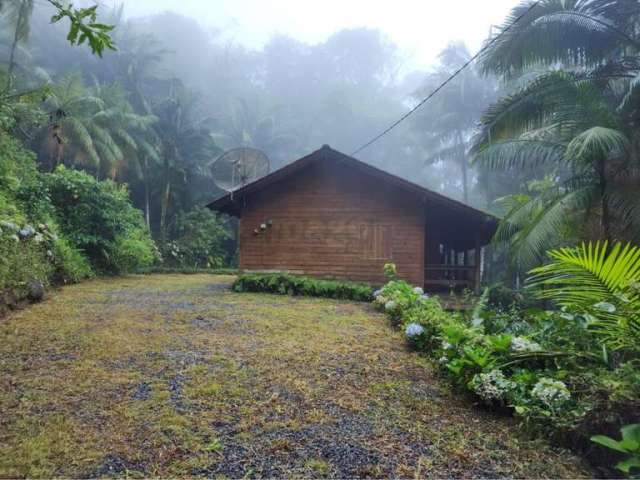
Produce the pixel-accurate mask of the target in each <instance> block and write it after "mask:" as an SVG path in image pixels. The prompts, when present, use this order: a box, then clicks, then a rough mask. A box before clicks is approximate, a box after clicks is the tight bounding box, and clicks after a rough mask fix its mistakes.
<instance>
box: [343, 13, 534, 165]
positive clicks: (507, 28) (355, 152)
mask: <svg viewBox="0 0 640 480" xmlns="http://www.w3.org/2000/svg"><path fill="white" fill-rule="evenodd" d="M539 4H540V0H539V1H537V2H534V3H533V4H532V5H531V6H530V7H529V8H528V9H527V11H526V12H524V13H523V14H522V15H520V16H519V17H518V18H516V19H515V20H514V21H513V22H512V23H511V24H509V25H508V26H507V27H505V29H504V30H502V32H500V33H499V34H498V35H496V36H495V37H493V38H492V39H491V40H490V41H489V42H488V43H487V44H486V45H485V46H484V47H482V48H481V49H480V51H478V53H476V54H475V55H474V56H473V57H471V58H470V59H469V60H467V61H466V62H465V63H464V65H462V66H461V67H460V68H459V69H458V70H456V71H455V72H453V74H452V75H451V76H449V78H447V79H446V80H445V81H444V82H442V83H441V84H440V85H439V86H438V87H437V88H436V89H435V90H434V91H433V92H431V93H430V94H429V95H427V96H426V97H425V98H423V99H422V100H421V101H420V102H419V103H418V104H417V105H416V106H415V107H413V108H412V109H411V110H409V111H408V112H407V113H405V114H404V115H403V116H402V117H400V118H399V119H398V120H396V121H395V122H393V123H392V124H391V125H390V126H389V127H387V128H386V129H385V130H383V131H382V132H381V133H379V134H378V135H376V136H375V137H373V138H372V139H371V140H369V141H368V142H367V143H365V144H364V145H362V146H361V147H360V148H358V149H357V150H355V151H354V152H353V153H352V154H351V156H354V155H357V154H358V153H360V152H361V151H362V150H364V149H365V148H367V147H369V146H370V145H372V144H374V143H375V142H377V141H378V140H380V139H381V138H382V137H384V136H385V135H386V134H387V133H389V132H390V131H391V130H393V129H394V128H396V127H397V126H398V125H400V124H401V123H402V122H403V121H404V120H406V119H407V118H408V117H410V116H411V115H413V114H414V113H415V112H416V110H418V109H419V108H420V107H422V106H423V105H424V104H425V103H427V102H428V101H429V100H431V99H432V98H433V97H434V96H435V95H436V94H437V93H438V92H439V91H440V90H442V89H443V88H444V87H445V86H447V84H449V83H450V82H451V81H452V80H453V79H454V78H456V77H457V76H458V75H459V74H460V72H462V71H463V70H464V69H465V68H467V67H468V66H469V65H471V64H472V63H473V62H474V61H475V60H476V59H477V58H478V57H479V56H480V55H482V54H483V53H484V52H485V51H487V50H488V49H489V48H490V47H491V46H492V45H493V44H494V43H495V42H497V41H498V40H499V39H500V37H502V36H503V35H504V34H505V33H507V32H508V31H509V30H511V29H512V28H513V26H514V25H515V24H516V23H518V22H519V21H520V20H522V19H523V18H524V17H525V16H526V15H527V14H528V13H529V12H531V10H533V9H534V8H536V7H537V6H538V5H539Z"/></svg>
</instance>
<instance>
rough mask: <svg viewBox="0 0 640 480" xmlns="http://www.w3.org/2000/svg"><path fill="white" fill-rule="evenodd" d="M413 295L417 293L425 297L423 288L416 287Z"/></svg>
mask: <svg viewBox="0 0 640 480" xmlns="http://www.w3.org/2000/svg"><path fill="white" fill-rule="evenodd" d="M413 293H415V294H416V295H424V290H422V288H420V287H414V288H413Z"/></svg>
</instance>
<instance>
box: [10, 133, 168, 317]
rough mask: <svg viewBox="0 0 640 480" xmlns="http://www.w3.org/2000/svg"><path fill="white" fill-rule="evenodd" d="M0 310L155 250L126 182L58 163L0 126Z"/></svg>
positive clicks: (127, 266)
mask: <svg viewBox="0 0 640 480" xmlns="http://www.w3.org/2000/svg"><path fill="white" fill-rule="evenodd" d="M0 152H2V154H1V155H0V312H1V311H3V310H6V309H7V308H13V307H15V306H16V305H19V304H20V303H21V302H23V301H25V300H28V299H30V300H38V299H40V298H41V297H42V294H43V290H44V289H45V288H46V287H47V286H49V285H53V284H65V283H74V282H78V281H80V280H83V279H86V278H89V277H92V276H94V275H96V274H120V273H125V272H128V271H131V270H132V269H134V268H138V267H143V266H149V265H151V264H152V263H153V262H154V260H155V259H156V258H157V257H158V254H157V250H156V248H155V245H154V242H153V240H152V239H151V236H150V234H149V231H148V230H147V228H146V227H145V225H144V222H143V219H142V215H141V213H140V212H139V211H138V210H136V209H135V208H133V206H132V205H131V203H130V201H129V198H128V192H127V190H126V188H125V187H123V186H118V185H116V184H115V183H113V182H111V181H98V180H96V179H95V178H93V177H91V176H90V175H88V174H86V173H83V172H79V171H75V170H69V169H66V168H64V167H59V168H58V169H57V170H56V171H55V172H53V173H42V172H40V171H39V170H38V169H37V166H36V161H35V155H34V154H33V153H32V152H30V151H28V150H27V149H25V148H23V147H22V146H21V145H20V143H19V142H18V141H17V140H15V139H13V138H12V137H10V136H9V135H8V134H6V133H4V132H3V131H2V130H1V129H0Z"/></svg>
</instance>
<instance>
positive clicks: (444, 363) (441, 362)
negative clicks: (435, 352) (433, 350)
mask: <svg viewBox="0 0 640 480" xmlns="http://www.w3.org/2000/svg"><path fill="white" fill-rule="evenodd" d="M438 363H439V364H440V365H446V364H447V363H449V359H448V358H447V357H445V356H444V355H443V356H442V357H440V358H439V359H438Z"/></svg>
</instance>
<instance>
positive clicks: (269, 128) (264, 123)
mask: <svg viewBox="0 0 640 480" xmlns="http://www.w3.org/2000/svg"><path fill="white" fill-rule="evenodd" d="M277 118H278V108H269V107H267V106H266V105H264V104H263V103H261V102H260V100H258V99H256V100H255V101H253V102H251V103H250V102H248V101H247V100H245V99H242V98H240V99H236V101H235V102H233V103H231V104H230V106H229V111H228V115H227V116H226V118H225V119H224V121H223V122H222V125H221V128H220V129H219V130H220V131H219V132H217V133H216V134H215V138H216V139H217V140H218V142H219V143H220V144H221V145H223V146H224V147H225V148H226V149H231V148H237V147H253V148H257V149H258V150H262V151H264V152H265V153H266V154H267V155H268V156H269V157H270V158H278V157H279V155H280V154H282V153H283V151H285V149H286V147H288V146H291V145H292V144H293V143H294V142H295V141H296V136H295V135H294V134H293V133H291V132H289V131H284V130H283V129H281V128H280V125H279V124H278V120H277Z"/></svg>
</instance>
